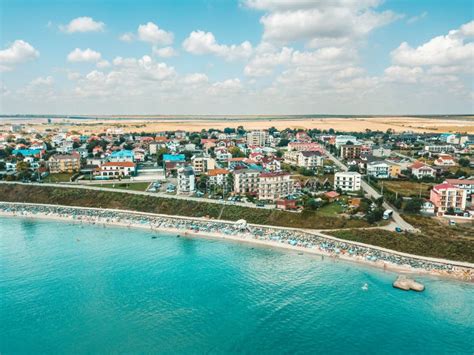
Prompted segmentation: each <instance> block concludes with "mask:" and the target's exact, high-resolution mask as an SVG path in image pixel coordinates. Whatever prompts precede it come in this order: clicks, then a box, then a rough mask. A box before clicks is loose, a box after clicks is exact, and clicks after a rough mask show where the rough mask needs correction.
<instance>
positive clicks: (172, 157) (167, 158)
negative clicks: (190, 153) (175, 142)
mask: <svg viewBox="0 0 474 355" xmlns="http://www.w3.org/2000/svg"><path fill="white" fill-rule="evenodd" d="M163 160H164V161H185V160H186V157H185V156H184V154H163Z"/></svg>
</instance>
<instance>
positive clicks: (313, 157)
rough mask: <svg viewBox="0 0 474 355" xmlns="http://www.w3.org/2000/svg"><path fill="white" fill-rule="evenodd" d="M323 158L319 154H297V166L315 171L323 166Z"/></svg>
mask: <svg viewBox="0 0 474 355" xmlns="http://www.w3.org/2000/svg"><path fill="white" fill-rule="evenodd" d="M323 161H324V159H323V157H322V156H321V153H320V152H299V154H298V162H297V165H298V166H299V167H303V168H306V169H316V168H317V167H318V166H323Z"/></svg>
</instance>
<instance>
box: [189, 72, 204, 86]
mask: <svg viewBox="0 0 474 355" xmlns="http://www.w3.org/2000/svg"><path fill="white" fill-rule="evenodd" d="M208 81H209V78H208V77H207V75H206V74H203V73H193V74H188V75H186V76H185V77H184V79H183V83H184V84H187V85H199V84H206V83H207V82H208Z"/></svg>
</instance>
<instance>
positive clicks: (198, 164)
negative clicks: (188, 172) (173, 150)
mask: <svg viewBox="0 0 474 355" xmlns="http://www.w3.org/2000/svg"><path fill="white" fill-rule="evenodd" d="M191 162H192V164H193V169H194V172H195V173H196V174H201V173H207V171H208V170H212V169H215V168H216V160H215V159H214V158H211V156H210V155H209V154H201V155H193V156H192V158H191Z"/></svg>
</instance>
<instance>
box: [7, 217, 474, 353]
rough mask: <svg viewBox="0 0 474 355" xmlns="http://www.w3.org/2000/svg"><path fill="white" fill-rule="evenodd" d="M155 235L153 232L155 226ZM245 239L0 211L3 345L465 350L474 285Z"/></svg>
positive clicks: (471, 345)
mask: <svg viewBox="0 0 474 355" xmlns="http://www.w3.org/2000/svg"><path fill="white" fill-rule="evenodd" d="M153 236H155V237H156V238H154V239H153V238H152V237H153ZM395 277H396V274H394V273H390V272H384V271H383V270H378V269H375V268H370V267H366V266H360V265H357V264H354V263H348V262H342V261H337V262H335V261H334V260H332V259H330V258H325V259H324V260H323V259H322V257H320V256H315V255H306V254H305V255H299V254H298V253H295V252H292V251H283V250H279V249H270V248H263V247H256V246H255V247H254V246H252V245H249V244H239V243H235V242H226V241H221V240H219V241H216V240H209V239H201V238H194V239H190V238H184V237H181V238H178V237H177V236H176V235H174V234H173V235H170V234H157V233H156V232H151V231H144V230H136V229H127V228H104V227H102V226H92V225H79V224H75V225H74V224H70V223H66V222H56V221H44V220H31V219H22V218H0V353H1V354H15V353H31V354H38V353H75V354H77V353H110V352H115V353H117V352H120V353H123V352H127V353H137V352H142V353H143V352H145V353H151V352H155V353H156V352H162V353H229V352H234V353H235V352H242V353H287V354H288V353H313V354H314V353H361V354H362V353H363V354H366V353H386V354H393V353H430V354H434V353H465V354H472V353H473V351H474V286H473V285H471V284H466V283H461V282H455V281H448V280H440V279H435V278H429V277H418V279H419V280H420V281H421V282H423V283H424V284H425V285H426V291H425V292H423V293H415V292H404V291H400V290H396V289H393V288H392V282H393V280H394V279H395Z"/></svg>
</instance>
